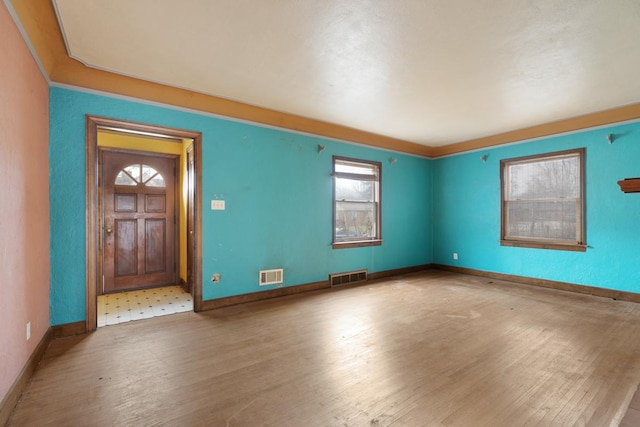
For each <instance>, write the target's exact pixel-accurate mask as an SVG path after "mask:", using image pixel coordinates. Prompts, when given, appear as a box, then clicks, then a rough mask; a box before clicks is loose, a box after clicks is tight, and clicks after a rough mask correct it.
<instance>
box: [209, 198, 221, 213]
mask: <svg viewBox="0 0 640 427" xmlns="http://www.w3.org/2000/svg"><path fill="white" fill-rule="evenodd" d="M211 210H212V211H223V210H224V200H212V201H211Z"/></svg>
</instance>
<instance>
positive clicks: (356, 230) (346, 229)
mask: <svg viewBox="0 0 640 427" xmlns="http://www.w3.org/2000/svg"><path fill="white" fill-rule="evenodd" d="M376 211H377V204H376V203H359V202H338V201H336V230H335V232H336V238H337V239H363V238H365V239H374V238H376V226H377V225H376V222H375V218H376Z"/></svg>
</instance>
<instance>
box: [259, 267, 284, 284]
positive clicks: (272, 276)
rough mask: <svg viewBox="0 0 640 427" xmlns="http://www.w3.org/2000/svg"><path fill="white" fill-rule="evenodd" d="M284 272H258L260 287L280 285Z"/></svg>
mask: <svg viewBox="0 0 640 427" xmlns="http://www.w3.org/2000/svg"><path fill="white" fill-rule="evenodd" d="M283 275H284V272H283V270H282V268H278V269H276V270H262V271H260V286H264V285H275V284H277V283H282V281H283Z"/></svg>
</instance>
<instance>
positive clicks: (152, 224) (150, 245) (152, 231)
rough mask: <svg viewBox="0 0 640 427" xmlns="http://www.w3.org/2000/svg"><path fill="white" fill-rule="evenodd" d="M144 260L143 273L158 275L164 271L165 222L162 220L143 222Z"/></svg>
mask: <svg viewBox="0 0 640 427" xmlns="http://www.w3.org/2000/svg"><path fill="white" fill-rule="evenodd" d="M145 226H146V227H147V229H146V230H145V242H146V259H145V265H146V268H145V272H146V273H147V274H150V273H158V272H162V271H164V270H165V269H166V262H165V260H166V254H165V247H166V246H165V245H166V234H165V230H166V229H167V225H166V221H165V220H164V219H148V220H147V221H146V222H145Z"/></svg>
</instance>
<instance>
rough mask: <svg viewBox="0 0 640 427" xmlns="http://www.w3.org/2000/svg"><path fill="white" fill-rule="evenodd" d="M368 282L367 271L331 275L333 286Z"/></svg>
mask: <svg viewBox="0 0 640 427" xmlns="http://www.w3.org/2000/svg"><path fill="white" fill-rule="evenodd" d="M365 280H367V270H358V271H349V272H347V273H338V274H330V275H329V281H330V282H331V286H332V287H333V286H340V285H346V284H347V283H355V282H364V281H365Z"/></svg>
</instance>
